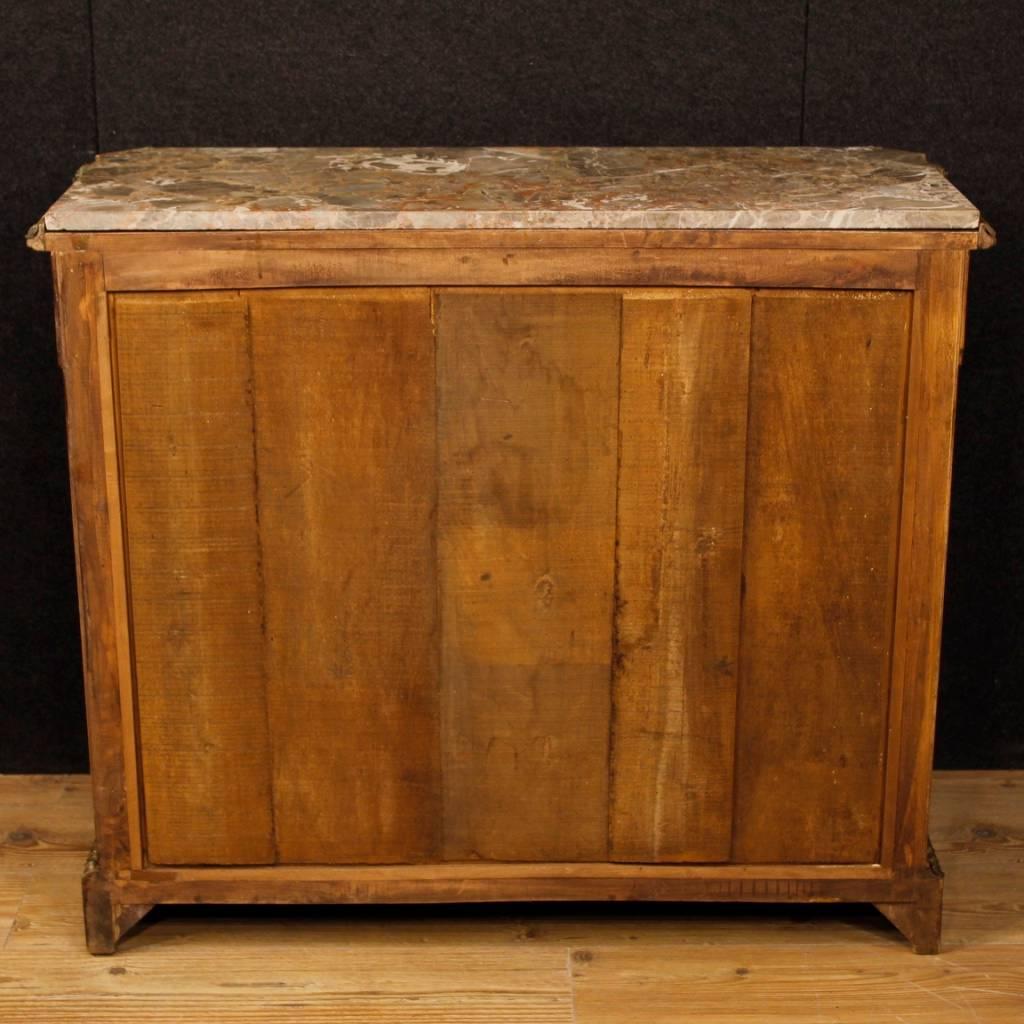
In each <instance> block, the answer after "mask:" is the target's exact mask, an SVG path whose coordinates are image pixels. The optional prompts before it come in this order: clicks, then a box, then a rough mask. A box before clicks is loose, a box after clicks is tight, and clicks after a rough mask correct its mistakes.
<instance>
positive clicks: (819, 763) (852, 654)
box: [733, 292, 910, 863]
mask: <svg viewBox="0 0 1024 1024" xmlns="http://www.w3.org/2000/svg"><path fill="white" fill-rule="evenodd" d="M909 321H910V296H909V294H907V293H897V292H862V293H854V294H850V293H846V294H839V293H817V294H808V293H774V294H773V293H763V294H759V295H757V296H756V297H755V300H754V311H753V335H752V347H751V357H750V358H751V385H750V428H749V439H748V461H747V500H746V527H745V551H744V582H745V597H744V604H743V613H742V614H743V631H742V640H741V656H740V676H739V696H738V712H737V717H738V726H737V768H736V809H735V830H736V831H735V841H734V848H733V852H734V857H735V859H736V860H738V861H742V862H758V861H760V862H772V861H776V862H778V861H782V862H786V861H788V862H814V861H817V862H845V863H856V862H871V861H874V860H875V859H876V858H877V857H878V855H879V822H880V807H881V800H882V777H883V767H884V765H883V758H884V748H885V724H886V723H885V718H886V703H887V697H888V691H889V667H890V656H891V647H892V623H893V593H894V574H895V555H896V539H897V519H898V501H899V488H900V479H901V465H902V443H903V418H904V397H905V389H906V365H907V344H908V334H909Z"/></svg>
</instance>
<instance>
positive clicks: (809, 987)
mask: <svg viewBox="0 0 1024 1024" xmlns="http://www.w3.org/2000/svg"><path fill="white" fill-rule="evenodd" d="M1022 793H1024V772H1016V773H1013V772H958V773H937V775H936V779H935V798H934V813H933V819H932V835H933V838H934V840H935V844H936V848H937V849H938V851H939V856H940V858H941V859H942V862H943V867H944V868H945V871H946V885H947V888H946V916H945V934H944V938H943V945H944V951H943V954H942V955H941V956H939V957H918V956H914V955H913V954H912V953H911V952H910V951H909V949H908V948H907V946H906V944H905V943H904V942H903V940H902V939H901V938H900V937H899V936H898V935H897V934H896V932H895V931H894V930H893V929H892V928H890V927H889V926H888V925H887V924H886V922H885V921H883V920H882V918H881V916H880V915H878V914H877V913H876V912H875V911H874V910H873V909H871V908H868V907H842V906H788V907H772V906H757V907H750V906H747V907H743V906H731V905H718V906H715V905H693V904H689V905H649V904H635V905H625V904H624V905H615V906H608V905H604V904H602V905H574V906H566V905H548V906H540V905H535V906H530V905H499V906H456V907H431V908H427V909H424V908H417V907H401V906H392V907H337V908H334V907H313V908H301V907H279V908H271V907H253V908H223V907H212V908H211V907H185V908H163V909H158V910H156V911H154V913H153V915H152V916H151V917H150V918H148V919H147V921H146V922H145V923H144V924H143V925H142V926H141V927H140V928H139V929H138V930H137V931H136V932H135V933H134V934H132V935H131V936H129V937H128V938H127V939H126V940H125V941H124V943H123V945H122V947H121V950H120V952H119V953H118V955H117V956H116V957H114V958H112V959H111V958H97V957H91V956H89V955H88V954H87V953H86V952H85V948H84V943H83V939H82V924H81V905H80V902H79V898H80V897H79V893H80V889H79V884H80V875H81V868H82V862H83V859H84V853H85V849H86V847H87V846H88V844H89V841H90V837H89V832H90V828H91V810H90V807H89V800H88V789H87V780H86V779H85V778H84V777H81V776H70V777H69V776H49V777H40V776H20V777H17V776H8V777H0V835H2V836H6V837H8V838H7V840H6V841H5V842H4V843H3V846H2V848H0V950H2V952H0V1020H8V1019H10V1020H14V1019H17V1020H22V1021H29V1022H31V1021H47V1022H50V1021H69V1022H77V1021H95V1020H106V1021H112V1022H121V1021H125V1022H127V1021H132V1022H133V1024H134V1022H139V1021H141V1022H148V1021H154V1022H164V1021H172V1020H173V1021H178V1020H202V1021H204V1022H214V1024H217V1022H222V1021H223V1022H234V1021H257V1022H259V1021H268V1022H269V1021H278V1020H282V1019H287V1020H289V1021H297V1022H300V1024H305V1022H321V1021H324V1022H326V1021H332V1022H334V1021H338V1022H341V1024H346V1022H355V1021H360V1022H364V1021H365V1022H380V1024H391V1022H398V1021H402V1022H411V1024H420V1022H424V1024H426V1022H440V1021H445V1022H454V1024H475V1022H478V1021H489V1022H492V1021H502V1022H505V1021H508V1022H512V1024H516V1022H520V1021H522V1022H526V1021H529V1022H530V1024H554V1022H558V1024H570V1022H574V1024H634V1022H636V1021H643V1022H644V1024H660V1022H662V1021H664V1022H669V1021H671V1022H672V1024H685V1022H688V1021H691V1020H700V1022H701V1024H755V1022H757V1024H760V1022H768V1024H772V1022H776V1021H777V1022H779V1024H782V1022H786V1024H899V1022H903V1024H960V1022H964V1024H976V1022H981V1024H1010V1022H1016V1021H1018V1020H1020V1019H1022V1017H1024V801H1022V800H1021V794H1022ZM12 831H13V832H16V833H17V832H23V833H27V834H30V835H31V836H32V837H33V838H30V839H26V840H19V839H17V838H16V839H15V841H14V842H13V843H12V842H11V841H10V838H9V837H10V833H11V832H12Z"/></svg>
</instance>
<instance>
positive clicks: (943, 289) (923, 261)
mask: <svg viewBox="0 0 1024 1024" xmlns="http://www.w3.org/2000/svg"><path fill="white" fill-rule="evenodd" d="M966 301H967V254H966V253H921V255H920V272H919V280H918V290H917V291H916V292H915V294H914V327H913V337H912V340H911V350H910V387H909V390H908V396H907V446H906V470H905V474H904V499H903V510H902V529H901V534H900V537H901V541H900V556H899V586H898V590H897V595H896V627H895V649H894V652H893V704H892V709H893V710H892V721H891V724H890V736H891V737H892V746H891V749H892V750H893V752H894V757H893V760H892V765H891V770H890V772H889V785H888V787H887V800H886V809H887V814H886V824H887V831H888V833H889V835H888V836H887V838H890V837H891V843H890V845H889V848H887V849H886V851H885V854H886V856H887V859H888V858H889V857H890V856H891V857H892V858H893V859H894V861H895V863H896V864H897V866H899V867H909V868H919V869H923V870H927V867H928V802H929V795H930V790H931V777H932V756H933V750H934V743H935V710H936V699H937V694H938V685H939V648H940V643H941V639H942V603H943V587H944V582H945V572H946V540H947V536H948V533H949V492H950V476H951V472H952V463H953V421H954V415H955V411H956V385H957V370H958V367H959V360H960V352H961V350H962V347H963V340H964V309H965V303H966Z"/></svg>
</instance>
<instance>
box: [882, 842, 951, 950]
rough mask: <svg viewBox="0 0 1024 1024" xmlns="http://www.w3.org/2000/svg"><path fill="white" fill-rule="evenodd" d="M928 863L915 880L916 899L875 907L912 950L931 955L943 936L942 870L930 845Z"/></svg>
mask: <svg viewBox="0 0 1024 1024" xmlns="http://www.w3.org/2000/svg"><path fill="white" fill-rule="evenodd" d="M928 865H929V866H928V869H927V870H926V871H924V872H922V874H921V876H920V877H919V879H918V881H917V898H916V899H914V900H913V901H912V902H910V903H876V904H875V906H876V907H877V908H878V910H879V911H881V913H882V914H884V915H885V917H886V918H888V920H889V921H890V922H891V923H892V924H894V925H895V926H896V927H897V928H898V929H899V930H900V932H902V933H903V935H904V937H905V938H906V939H907V940H908V941H909V942H910V946H911V948H912V949H913V951H914V952H915V953H924V954H934V953H938V952H939V940H940V938H941V936H942V869H941V868H940V867H939V861H938V858H937V857H936V856H935V851H934V850H933V849H932V848H931V845H930V844H929V847H928Z"/></svg>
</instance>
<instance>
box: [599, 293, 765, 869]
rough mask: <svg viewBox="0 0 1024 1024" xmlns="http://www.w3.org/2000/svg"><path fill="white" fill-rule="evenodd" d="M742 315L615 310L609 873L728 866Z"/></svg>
mask: <svg viewBox="0 0 1024 1024" xmlns="http://www.w3.org/2000/svg"><path fill="white" fill-rule="evenodd" d="M750 304H751V294H750V292H746V291H741V290H739V289H730V290H717V289H713V288H701V289H661V290H657V291H650V292H632V293H629V292H627V293H626V295H625V298H624V301H623V321H622V374H621V392H622V396H621V414H620V424H621V430H620V437H621V440H620V444H621V450H620V455H619V503H618V538H619V542H618V601H617V608H616V643H617V657H616V672H615V679H614V683H613V688H614V689H613V706H614V709H615V712H614V731H613V737H614V742H613V760H612V765H611V774H612V807H611V840H612V857H613V859H615V860H640V861H660V862H671V861H724V860H728V858H729V851H730V845H731V841H732V793H733V738H734V734H735V711H736V663H737V661H738V657H739V608H740V560H741V551H742V541H743V537H742V534H743V481H744V472H745V469H746V457H745V454H746V429H747V375H748V370H747V354H748V351H749V345H750Z"/></svg>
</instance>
